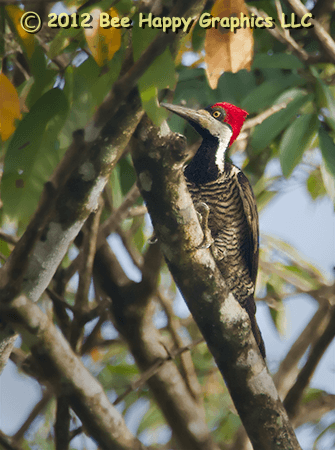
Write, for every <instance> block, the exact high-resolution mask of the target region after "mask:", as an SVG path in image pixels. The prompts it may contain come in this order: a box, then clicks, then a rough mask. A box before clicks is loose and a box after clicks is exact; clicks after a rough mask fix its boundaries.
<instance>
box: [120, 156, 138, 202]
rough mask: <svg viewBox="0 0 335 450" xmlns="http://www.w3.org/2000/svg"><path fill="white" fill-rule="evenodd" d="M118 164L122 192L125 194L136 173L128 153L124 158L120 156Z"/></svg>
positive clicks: (134, 179) (131, 184)
mask: <svg viewBox="0 0 335 450" xmlns="http://www.w3.org/2000/svg"><path fill="white" fill-rule="evenodd" d="M118 166H119V169H120V172H119V173H120V185H121V189H122V193H123V194H124V195H126V194H127V192H128V191H129V189H130V188H131V187H132V186H133V184H134V183H135V182H136V173H135V170H134V166H133V165H132V163H131V157H130V155H129V154H128V155H127V156H126V157H125V158H122V159H121V160H120V161H119V162H118Z"/></svg>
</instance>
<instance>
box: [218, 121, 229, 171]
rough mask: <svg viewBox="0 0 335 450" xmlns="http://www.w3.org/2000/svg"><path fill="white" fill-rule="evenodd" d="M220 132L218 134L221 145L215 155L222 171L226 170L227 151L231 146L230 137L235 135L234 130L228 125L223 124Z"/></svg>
mask: <svg viewBox="0 0 335 450" xmlns="http://www.w3.org/2000/svg"><path fill="white" fill-rule="evenodd" d="M220 128H221V129H220V133H219V134H218V135H217V137H218V139H219V147H218V149H217V151H216V155H215V164H216V165H217V166H218V168H219V170H220V172H223V171H224V163H225V153H226V150H227V148H228V146H229V142H230V139H231V137H232V135H233V132H232V130H231V129H230V127H228V126H223V127H222V126H221V127H220Z"/></svg>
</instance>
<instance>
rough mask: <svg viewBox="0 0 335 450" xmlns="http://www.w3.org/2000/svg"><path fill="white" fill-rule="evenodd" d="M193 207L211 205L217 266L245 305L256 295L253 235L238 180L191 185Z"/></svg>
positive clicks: (225, 178) (210, 223)
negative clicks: (252, 263)
mask: <svg viewBox="0 0 335 450" xmlns="http://www.w3.org/2000/svg"><path fill="white" fill-rule="evenodd" d="M187 186H188V189H189V191H190V193H191V196H192V200H193V203H194V204H195V205H196V204H197V203H199V202H204V203H206V204H207V205H208V207H209V209H210V211H209V218H208V227H209V229H210V231H211V234H212V237H213V239H214V245H215V246H216V249H217V252H216V253H217V256H216V263H217V265H218V268H219V270H220V271H221V273H222V275H223V277H224V279H225V281H226V283H227V287H228V288H229V290H230V291H231V292H232V293H233V294H234V296H235V298H236V300H238V301H239V302H240V303H241V304H242V305H243V304H244V303H245V302H246V301H247V300H248V297H250V296H251V295H253V293H254V283H253V282H252V279H251V274H250V270H249V267H248V260H249V259H250V251H252V249H251V248H250V231H249V228H248V224H247V219H246V217H245V213H244V209H243V202H242V199H241V196H240V192H239V188H238V185H237V181H236V178H235V177H234V176H231V174H227V173H223V174H222V176H221V177H220V178H218V179H216V180H214V181H211V182H208V183H205V184H202V185H196V184H194V183H191V182H189V181H187Z"/></svg>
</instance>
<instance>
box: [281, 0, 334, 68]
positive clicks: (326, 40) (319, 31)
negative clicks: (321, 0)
mask: <svg viewBox="0 0 335 450" xmlns="http://www.w3.org/2000/svg"><path fill="white" fill-rule="evenodd" d="M286 2H287V3H288V4H289V5H290V6H291V8H292V9H293V11H294V12H295V13H296V14H297V15H298V16H299V17H300V18H301V17H302V16H304V15H305V14H308V13H309V11H308V9H307V8H306V6H305V5H303V4H302V3H301V1H300V0H286ZM310 23H311V24H313V25H314V27H313V28H312V29H311V30H312V31H313V33H314V34H315V36H316V38H317V39H318V41H319V42H320V44H321V46H322V47H323V48H324V50H325V52H326V53H327V55H328V56H329V58H330V59H331V61H332V62H333V63H335V42H334V41H333V39H332V38H331V36H330V35H329V34H328V33H327V31H326V30H325V29H324V28H323V26H322V25H321V24H320V23H319V22H318V21H317V20H315V19H311V20H310Z"/></svg>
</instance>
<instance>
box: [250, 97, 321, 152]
mask: <svg viewBox="0 0 335 450" xmlns="http://www.w3.org/2000/svg"><path fill="white" fill-rule="evenodd" d="M294 95H295V98H294V100H292V101H291V102H290V103H289V104H288V105H287V107H286V108H285V109H282V110H281V111H278V112H277V113H275V114H273V115H272V116H270V117H268V118H267V119H266V120H264V122H263V123H261V124H260V125H258V126H257V127H256V128H255V131H254V133H253V135H252V138H251V147H252V148H253V151H254V152H255V153H256V154H258V153H260V152H261V151H262V150H264V149H265V147H267V146H268V145H269V144H270V143H271V142H272V141H273V140H274V139H275V138H276V137H277V136H278V135H279V133H281V132H282V131H283V130H284V129H285V128H286V127H287V126H288V125H289V124H290V122H291V121H292V118H293V117H294V116H295V115H296V114H297V113H298V112H299V110H300V108H301V107H302V106H303V105H304V104H305V103H306V102H307V101H309V100H311V99H312V98H313V94H309V95H304V94H303V93H302V92H301V91H300V92H299V91H298V93H295V94H294Z"/></svg>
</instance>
